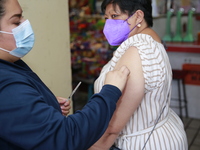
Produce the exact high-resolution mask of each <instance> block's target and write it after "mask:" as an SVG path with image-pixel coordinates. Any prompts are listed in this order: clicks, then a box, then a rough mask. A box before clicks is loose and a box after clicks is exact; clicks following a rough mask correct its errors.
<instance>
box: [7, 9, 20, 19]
mask: <svg viewBox="0 0 200 150" xmlns="http://www.w3.org/2000/svg"><path fill="white" fill-rule="evenodd" d="M22 13H23V11H21V13H19V14H14V15H13V16H11V17H10V19H12V18H15V17H17V18H21V17H22Z"/></svg>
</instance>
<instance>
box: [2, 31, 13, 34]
mask: <svg viewBox="0 0 200 150" xmlns="http://www.w3.org/2000/svg"><path fill="white" fill-rule="evenodd" d="M0 33H6V34H13V33H11V32H6V31H0Z"/></svg>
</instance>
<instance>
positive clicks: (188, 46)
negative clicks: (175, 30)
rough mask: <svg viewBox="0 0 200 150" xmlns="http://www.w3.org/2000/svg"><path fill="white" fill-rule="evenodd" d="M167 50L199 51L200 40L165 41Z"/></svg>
mask: <svg viewBox="0 0 200 150" xmlns="http://www.w3.org/2000/svg"><path fill="white" fill-rule="evenodd" d="M166 47H167V52H185V53H200V42H191V43H190V42H166Z"/></svg>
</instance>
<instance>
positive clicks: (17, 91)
mask: <svg viewBox="0 0 200 150" xmlns="http://www.w3.org/2000/svg"><path fill="white" fill-rule="evenodd" d="M120 96H121V91H120V90H119V89H118V88H117V87H115V86H111V85H105V86H104V87H103V88H102V90H101V92H100V93H98V94H95V95H93V96H92V98H91V100H90V101H89V102H88V104H86V105H85V106H84V108H83V109H82V110H81V111H77V112H76V113H75V114H73V115H69V116H68V117H65V116H63V115H62V113H61V109H60V106H59V103H58V102H57V99H56V97H55V96H54V95H53V93H52V92H51V91H50V90H49V89H48V87H47V86H46V85H45V84H44V83H43V82H42V81H41V80H40V79H39V77H38V76H37V75H36V74H35V73H34V72H33V71H32V70H31V69H30V68H29V67H28V66H27V65H26V64H25V63H24V62H23V61H22V60H19V61H17V62H15V63H10V62H7V61H4V60H0V150H18V149H19V150H21V149H31V150H33V149H36V150H87V149H88V148H89V147H90V146H91V145H92V144H94V143H95V142H96V141H97V140H98V139H99V138H100V137H101V136H102V134H103V133H104V132H105V130H106V128H107V126H108V123H109V121H110V119H111V117H112V114H113V112H114V110H115V108H116V102H117V100H118V99H119V97H120Z"/></svg>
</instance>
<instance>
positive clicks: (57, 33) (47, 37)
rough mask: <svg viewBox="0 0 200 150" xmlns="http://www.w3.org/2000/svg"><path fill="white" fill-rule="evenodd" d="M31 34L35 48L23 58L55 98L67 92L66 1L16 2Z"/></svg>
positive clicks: (69, 89) (69, 85) (68, 77)
mask: <svg viewBox="0 0 200 150" xmlns="http://www.w3.org/2000/svg"><path fill="white" fill-rule="evenodd" d="M19 3H20V4H21V6H22V9H23V11H24V12H23V15H24V17H25V18H27V19H29V21H30V22H31V24H32V27H33V30H34V32H35V38H36V41H35V45H34V48H33V49H32V51H31V52H30V53H29V54H28V55H26V56H25V57H24V58H23V59H24V60H25V61H26V62H27V63H28V65H29V66H30V67H31V68H32V69H33V71H35V72H36V73H37V74H38V75H39V77H40V78H41V79H42V80H43V81H44V82H45V84H46V85H47V86H48V87H49V88H50V89H51V90H52V92H53V93H54V94H55V95H56V96H62V97H68V96H69V95H70V93H71V86H72V84H71V59H70V46H69V45H70V39H69V19H68V1H67V0H59V2H58V1H56V0H19Z"/></svg>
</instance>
